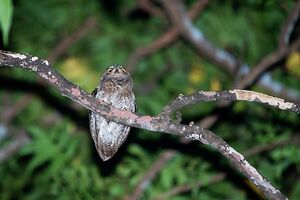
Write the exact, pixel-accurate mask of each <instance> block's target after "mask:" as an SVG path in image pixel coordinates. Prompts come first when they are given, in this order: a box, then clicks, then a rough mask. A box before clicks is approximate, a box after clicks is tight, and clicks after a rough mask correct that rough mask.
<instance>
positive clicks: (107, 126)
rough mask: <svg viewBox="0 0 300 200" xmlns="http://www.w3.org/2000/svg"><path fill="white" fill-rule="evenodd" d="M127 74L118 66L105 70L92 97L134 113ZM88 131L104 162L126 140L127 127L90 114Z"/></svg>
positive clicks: (132, 96)
mask: <svg viewBox="0 0 300 200" xmlns="http://www.w3.org/2000/svg"><path fill="white" fill-rule="evenodd" d="M132 87H133V83H132V79H131V76H130V74H129V72H127V71H126V70H125V69H124V68H123V67H122V66H120V65H113V66H110V67H109V68H107V70H106V71H105V72H104V74H103V75H102V77H101V80H100V85H99V86H98V87H97V88H95V90H94V91H93V93H92V94H93V96H94V97H95V98H97V99H101V100H103V101H105V102H106V103H109V104H111V105H112V106H114V107H116V108H120V109H122V110H128V111H131V112H135V96H134V93H133V90H132ZM89 115H90V131H91V135H92V138H93V140H94V143H95V146H96V149H97V151H98V153H99V155H100V157H101V158H102V160H104V161H106V160H108V159H110V158H111V157H112V156H113V155H114V154H115V153H116V152H117V151H118V149H119V147H120V146H121V145H122V144H123V142H124V141H125V140H126V138H127V135H128V133H129V131H130V127H129V126H125V125H122V124H118V123H115V122H113V121H109V120H106V119H105V118H103V117H102V116H100V115H98V114H95V113H93V112H90V114H89Z"/></svg>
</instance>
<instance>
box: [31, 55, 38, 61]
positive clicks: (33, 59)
mask: <svg viewBox="0 0 300 200" xmlns="http://www.w3.org/2000/svg"><path fill="white" fill-rule="evenodd" d="M37 59H39V58H38V57H36V56H34V57H32V58H31V60H32V61H33V62H34V61H36V60H37Z"/></svg>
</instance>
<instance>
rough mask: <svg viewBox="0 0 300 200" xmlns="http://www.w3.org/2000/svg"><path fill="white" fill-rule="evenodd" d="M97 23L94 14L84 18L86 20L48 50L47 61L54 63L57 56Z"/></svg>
mask: <svg viewBox="0 0 300 200" xmlns="http://www.w3.org/2000/svg"><path fill="white" fill-rule="evenodd" d="M96 23H97V19H96V17H95V16H91V17H89V18H87V19H86V21H84V22H83V24H81V25H80V26H79V27H78V29H77V30H76V31H74V32H73V33H72V34H71V35H67V36H66V37H65V38H63V39H62V41H61V42H60V43H58V45H57V46H56V47H55V48H54V49H53V50H52V51H51V52H50V54H49V56H48V61H49V62H50V63H51V64H52V63H54V62H55V61H56V60H57V58H58V57H60V56H61V55H62V54H63V53H65V52H66V50H67V49H68V48H69V47H70V46H71V45H72V44H74V43H75V42H77V41H78V40H79V39H81V38H82V37H83V36H85V35H86V34H87V33H88V32H90V31H91V30H92V29H93V28H95V26H96Z"/></svg>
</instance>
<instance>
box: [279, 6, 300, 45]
mask: <svg viewBox="0 0 300 200" xmlns="http://www.w3.org/2000/svg"><path fill="white" fill-rule="evenodd" d="M295 4H296V5H295V6H294V9H293V11H292V12H291V13H290V14H289V16H288V19H287V21H286V23H285V24H284V26H283V28H282V29H281V33H280V38H279V42H278V46H279V48H280V47H285V46H289V43H290V39H291V35H292V33H293V31H294V29H295V26H296V23H297V21H298V20H299V17H300V1H298V2H297V3H295Z"/></svg>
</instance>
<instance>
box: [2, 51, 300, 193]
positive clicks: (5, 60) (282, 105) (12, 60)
mask: <svg viewBox="0 0 300 200" xmlns="http://www.w3.org/2000/svg"><path fill="white" fill-rule="evenodd" d="M0 66H10V67H21V68H24V69H27V70H30V71H33V72H35V73H37V74H38V75H39V76H41V77H42V78H43V79H45V80H46V81H47V82H48V83H50V85H52V86H55V87H56V88H57V89H58V90H59V91H60V92H61V94H62V95H63V96H66V97H68V98H70V99H71V100H73V101H74V102H77V103H79V104H81V105H82V106H84V107H85V108H87V109H89V110H91V111H93V112H95V113H98V114H99V115H102V116H103V117H105V118H106V119H108V120H111V121H114V122H118V123H121V124H125V125H128V126H132V127H136V128H142V129H146V130H150V131H156V132H161V133H168V134H173V135H178V136H182V137H185V138H188V139H192V140H198V141H200V142H201V143H203V144H206V145H209V146H211V147H213V148H214V149H216V150H217V151H218V152H220V153H221V154H222V155H223V156H225V157H226V158H227V159H228V160H229V161H230V163H231V164H232V165H233V167H234V168H236V169H237V170H239V171H240V172H241V173H242V174H244V175H245V176H246V177H247V178H248V179H249V180H250V181H251V182H253V183H254V184H255V185H256V186H257V187H258V188H260V189H261V190H262V191H263V192H264V194H265V195H266V196H267V197H268V198H269V199H286V197H285V196H284V195H283V194H282V193H281V192H280V191H279V190H278V189H276V188H275V187H274V186H272V185H271V183H269V182H268V181H267V180H266V179H265V178H263V177H262V176H261V175H260V174H259V173H258V172H257V170H256V169H255V168H254V167H252V166H251V165H250V164H249V162H248V161H247V160H246V159H245V158H244V156H243V155H241V154H240V153H239V152H237V151H236V150H235V149H233V148H232V147H231V146H229V145H228V144H227V143H226V142H225V141H224V140H223V139H222V138H220V137H218V136H217V135H215V134H214V133H212V132H211V131H209V130H206V129H204V128H201V127H199V126H196V125H184V124H179V123H177V122H176V121H173V120H165V119H166V116H168V115H169V114H171V113H172V112H174V111H176V110H178V109H180V108H182V107H184V106H188V105H191V104H194V103H198V102H205V101H218V100H222V101H236V100H246V101H255V102H259V103H264V104H268V105H270V106H274V107H277V108H279V109H282V110H289V111H294V112H299V106H298V105H297V104H294V103H291V102H286V101H284V100H283V99H279V98H275V97H271V96H267V95H264V94H260V93H256V92H252V91H246V90H229V91H219V92H207V91H206V92H204V91H201V92H198V93H195V94H193V95H188V96H183V95H181V96H179V97H178V98H177V99H175V100H174V101H171V102H170V104H168V105H167V106H166V107H165V108H164V109H163V112H162V113H161V114H160V115H158V116H146V115H144V116H140V115H137V114H136V113H132V112H129V111H125V110H119V109H116V108H114V107H112V106H111V105H108V104H107V103H105V102H103V101H101V100H97V99H95V98H94V97H92V96H91V95H90V94H88V93H87V92H85V91H84V90H82V89H81V88H80V87H79V86H77V85H74V84H73V83H71V82H69V81H68V80H66V79H65V78H64V77H63V76H62V75H61V74H59V73H58V72H57V71H56V70H54V69H53V67H52V66H51V65H50V64H49V63H48V61H47V60H43V59H40V58H38V57H36V56H31V55H26V54H19V53H12V52H6V51H1V50H0Z"/></svg>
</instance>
